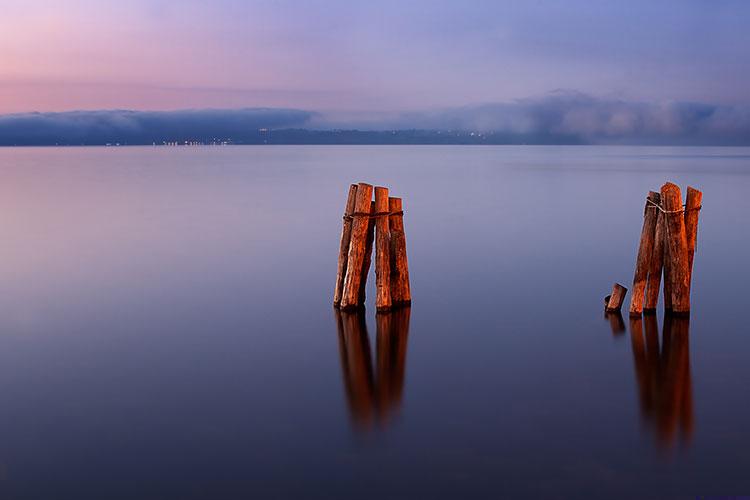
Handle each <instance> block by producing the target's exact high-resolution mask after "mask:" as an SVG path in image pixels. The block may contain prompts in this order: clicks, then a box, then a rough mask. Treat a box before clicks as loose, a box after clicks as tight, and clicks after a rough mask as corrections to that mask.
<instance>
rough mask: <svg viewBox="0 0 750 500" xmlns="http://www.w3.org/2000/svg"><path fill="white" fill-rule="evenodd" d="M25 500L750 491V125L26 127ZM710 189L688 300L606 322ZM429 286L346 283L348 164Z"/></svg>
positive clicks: (19, 486) (15, 374)
mask: <svg viewBox="0 0 750 500" xmlns="http://www.w3.org/2000/svg"><path fill="white" fill-rule="evenodd" d="M0 176H1V180H2V182H0V310H2V315H0V325H1V329H0V395H1V396H2V404H1V405H0V496H2V497H3V498H78V499H80V498H97V499H100V498H139V499H149V498H210V499H219V498H498V497H512V498H517V497H544V498H555V497H560V498H570V497H583V496H592V497H599V498H605V497H632V498H647V497H653V498H671V497H677V498H680V497H692V496H695V495H720V494H741V493H744V494H750V475H749V474H748V470H750V454H749V450H750V430H749V428H748V422H750V392H749V391H748V387H749V384H750V332H748V326H747V315H748V297H747V283H748V282H749V281H750V268H749V267H748V265H747V256H748V254H750V231H749V230H748V222H747V220H748V215H750V149H720V148H705V149H704V148H630V147H623V148H619V147H602V148H599V147H529V148H526V147H340V146H339V147H336V146H334V147H227V148H196V149H191V148H171V149H170V148H150V147H148V148H70V149H55V148H46V149H0ZM667 180H671V181H673V182H676V183H678V184H679V185H681V186H682V187H683V190H684V188H685V187H686V186H687V185H688V184H690V185H693V186H695V187H698V188H699V189H702V190H703V192H704V209H703V211H702V212H701V216H700V217H701V220H700V229H699V234H698V251H697V254H696V258H695V274H694V281H693V283H694V284H693V289H694V290H693V312H692V316H691V318H690V320H689V324H687V323H685V322H669V321H666V322H665V320H664V317H663V315H662V314H661V312H660V313H659V316H658V318H649V319H647V320H644V321H643V322H641V323H631V322H630V321H629V319H628V318H627V317H625V318H624V320H623V321H622V323H620V321H619V318H616V317H614V318H605V317H604V314H603V311H602V298H603V296H604V295H606V294H608V293H609V291H610V288H611V286H612V283H613V282H614V281H620V282H622V283H624V284H626V285H628V286H629V283H630V281H631V280H632V272H633V266H634V263H635V253H636V249H637V245H638V238H639V235H640V230H641V222H642V213H643V204H644V197H645V195H646V193H647V191H648V190H650V189H658V188H659V187H660V186H661V184H663V183H664V182H665V181H667ZM356 181H367V182H371V183H373V184H381V185H386V186H390V188H391V192H392V194H393V195H394V196H402V197H403V198H404V204H405V211H406V215H405V226H406V236H407V243H408V253H409V259H410V271H411V278H412V293H413V297H414V304H413V306H412V308H411V310H409V311H401V312H400V313H398V314H395V315H392V316H390V317H387V318H379V319H378V320H376V317H375V316H376V315H375V311H374V305H373V304H372V300H373V296H374V294H373V293H372V282H373V281H374V280H373V279H372V278H371V279H370V284H371V287H370V288H371V291H370V295H369V302H368V306H369V308H368V310H367V312H366V313H365V314H364V315H363V316H352V315H343V316H337V315H336V314H335V313H334V311H333V309H332V307H331V296H332V287H333V282H334V278H335V271H336V259H337V252H338V245H339V242H338V239H339V234H340V225H341V214H342V211H343V206H344V201H345V197H346V191H347V187H348V185H349V183H350V182H356Z"/></svg>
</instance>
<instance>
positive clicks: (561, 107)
mask: <svg viewBox="0 0 750 500" xmlns="http://www.w3.org/2000/svg"><path fill="white" fill-rule="evenodd" d="M320 125H322V126H325V125H326V124H325V122H323V123H321V124H320ZM330 125H335V126H337V127H345V126H346V125H347V124H346V122H343V123H341V122H340V123H329V126H330ZM358 125H359V127H361V128H366V129H372V130H378V129H395V130H399V129H434V130H444V131H446V130H455V131H478V132H484V133H495V134H500V135H502V136H505V137H513V136H517V137H522V138H524V139H526V141H527V142H529V143H534V142H540V143H550V142H552V143H566V142H568V143H573V144H581V143H584V144H717V145H750V106H730V105H715V104H704V103H693V102H670V103H647V102H629V101H622V100H607V99H599V98H595V97H592V96H589V95H585V94H581V93H578V92H554V93H551V94H549V95H546V96H544V97H540V98H528V99H519V100H516V101H512V102H508V103H490V104H481V105H475V106H466V107H461V108H452V109H444V110H437V111H431V112H418V113H402V114H398V115H396V116H393V117H390V118H384V119H380V120H377V121H370V122H367V121H359V123H358Z"/></svg>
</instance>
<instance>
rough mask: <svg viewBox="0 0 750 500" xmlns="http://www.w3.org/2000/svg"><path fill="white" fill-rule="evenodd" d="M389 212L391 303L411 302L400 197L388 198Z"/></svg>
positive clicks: (405, 303) (407, 303)
mask: <svg viewBox="0 0 750 500" xmlns="http://www.w3.org/2000/svg"><path fill="white" fill-rule="evenodd" d="M388 206H389V210H390V212H391V214H392V215H391V216H390V217H389V219H390V220H389V224H390V230H391V248H390V251H391V303H392V305H393V306H394V307H395V306H406V305H409V304H411V288H410V285H409V263H408V261H407V258H406V234H405V233H404V214H403V205H402V202H401V198H389V199H388Z"/></svg>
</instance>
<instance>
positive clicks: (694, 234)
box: [685, 186, 703, 287]
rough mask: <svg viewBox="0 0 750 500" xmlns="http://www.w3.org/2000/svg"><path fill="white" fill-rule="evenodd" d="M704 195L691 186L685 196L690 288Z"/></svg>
mask: <svg viewBox="0 0 750 500" xmlns="http://www.w3.org/2000/svg"><path fill="white" fill-rule="evenodd" d="M702 202H703V193H701V192H700V191H698V190H697V189H694V188H692V187H690V186H688V188H687V195H685V235H686V237H687V250H688V287H690V284H691V282H692V279H693V257H694V256H695V244H696V242H697V239H698V215H699V214H700V207H701V203H702Z"/></svg>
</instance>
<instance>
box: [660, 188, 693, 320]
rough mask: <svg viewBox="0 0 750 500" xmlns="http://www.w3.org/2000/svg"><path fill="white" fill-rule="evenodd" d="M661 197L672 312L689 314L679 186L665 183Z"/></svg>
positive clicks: (684, 237)
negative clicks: (664, 218) (667, 252)
mask: <svg viewBox="0 0 750 500" xmlns="http://www.w3.org/2000/svg"><path fill="white" fill-rule="evenodd" d="M661 199H662V202H663V205H664V211H665V216H666V234H667V240H666V243H667V246H668V248H669V264H670V271H669V274H670V276H669V282H670V285H671V291H672V312H673V313H675V314H689V313H690V273H689V268H688V244H687V236H686V233H685V217H684V215H683V213H684V212H683V210H682V196H681V194H680V188H679V186H676V185H675V184H672V183H671V182H667V183H666V184H664V185H663V186H662V188H661ZM665 281H666V280H665ZM665 291H666V288H665Z"/></svg>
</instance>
